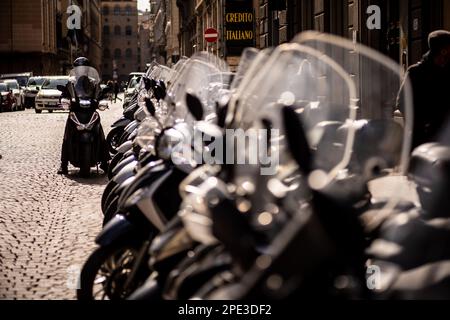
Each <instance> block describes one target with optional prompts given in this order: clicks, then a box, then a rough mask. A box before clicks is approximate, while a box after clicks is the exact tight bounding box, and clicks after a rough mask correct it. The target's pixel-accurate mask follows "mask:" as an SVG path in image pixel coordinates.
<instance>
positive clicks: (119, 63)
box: [102, 0, 141, 81]
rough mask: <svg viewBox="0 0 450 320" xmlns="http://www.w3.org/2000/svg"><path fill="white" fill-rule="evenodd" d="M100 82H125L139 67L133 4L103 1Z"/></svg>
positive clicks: (133, 1)
mask: <svg viewBox="0 0 450 320" xmlns="http://www.w3.org/2000/svg"><path fill="white" fill-rule="evenodd" d="M102 13H103V29H102V30H103V32H102V33H103V58H102V73H103V80H118V81H126V80H127V78H128V75H129V74H130V73H131V72H135V71H138V70H139V69H140V66H141V61H140V59H139V52H138V48H139V46H138V40H139V34H138V9H137V0H115V1H103V0H102Z"/></svg>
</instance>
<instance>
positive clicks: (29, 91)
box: [24, 77, 47, 108]
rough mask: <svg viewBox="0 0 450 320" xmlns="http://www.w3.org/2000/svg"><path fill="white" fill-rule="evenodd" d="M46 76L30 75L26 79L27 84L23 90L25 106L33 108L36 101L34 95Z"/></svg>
mask: <svg viewBox="0 0 450 320" xmlns="http://www.w3.org/2000/svg"><path fill="white" fill-rule="evenodd" d="M46 79H47V78H45V77H31V78H30V79H29V80H28V83H27V86H26V87H25V90H24V97H25V100H24V101H25V103H24V104H25V107H27V108H34V104H35V102H36V96H37V94H38V92H39V90H41V87H42V85H43V84H44V82H45V80H46Z"/></svg>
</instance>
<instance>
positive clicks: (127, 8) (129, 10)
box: [125, 6, 133, 16]
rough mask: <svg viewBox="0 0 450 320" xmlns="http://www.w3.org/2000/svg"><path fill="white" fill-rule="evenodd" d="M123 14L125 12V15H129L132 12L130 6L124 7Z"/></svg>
mask: <svg viewBox="0 0 450 320" xmlns="http://www.w3.org/2000/svg"><path fill="white" fill-rule="evenodd" d="M125 14H126V15H127V16H131V15H132V14H133V10H132V9H131V7H130V6H127V7H126V8H125Z"/></svg>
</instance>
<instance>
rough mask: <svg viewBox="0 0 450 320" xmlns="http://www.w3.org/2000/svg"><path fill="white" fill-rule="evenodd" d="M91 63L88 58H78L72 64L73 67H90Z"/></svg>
mask: <svg viewBox="0 0 450 320" xmlns="http://www.w3.org/2000/svg"><path fill="white" fill-rule="evenodd" d="M90 66H91V63H90V62H89V59H88V58H85V57H79V58H76V59H75V61H74V62H73V67H74V68H76V67H90Z"/></svg>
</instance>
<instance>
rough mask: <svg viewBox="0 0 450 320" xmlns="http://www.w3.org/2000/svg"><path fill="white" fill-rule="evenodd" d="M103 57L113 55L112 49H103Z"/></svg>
mask: <svg viewBox="0 0 450 320" xmlns="http://www.w3.org/2000/svg"><path fill="white" fill-rule="evenodd" d="M103 57H105V58H109V57H111V51H109V49H107V48H106V49H104V50H103Z"/></svg>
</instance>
